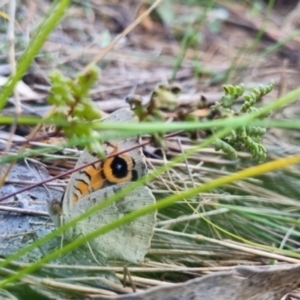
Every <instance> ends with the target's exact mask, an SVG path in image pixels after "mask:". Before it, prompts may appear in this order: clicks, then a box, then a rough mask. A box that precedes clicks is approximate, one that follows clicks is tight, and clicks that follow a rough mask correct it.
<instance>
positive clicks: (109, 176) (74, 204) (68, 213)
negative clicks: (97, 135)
mask: <svg viewBox="0 0 300 300" xmlns="http://www.w3.org/2000/svg"><path fill="white" fill-rule="evenodd" d="M105 121H109V122H123V123H128V122H136V121H137V120H136V118H135V116H134V113H133V112H132V111H131V110H129V109H127V108H123V109H119V110H117V111H115V112H114V113H112V114H111V115H109V116H108V117H107V118H106V119H105ZM105 121H104V122H105ZM137 124H138V123H137ZM111 134H112V131H105V132H103V136H105V137H106V136H107V137H110V140H109V141H106V142H105V143H104V145H103V146H104V148H105V152H106V155H107V156H109V157H108V158H106V159H104V160H102V161H99V159H98V158H97V156H95V154H92V153H90V152H89V151H88V150H87V149H85V150H84V151H83V152H82V154H81V155H80V157H79V159H78V162H77V164H76V167H75V168H79V167H80V166H83V165H86V164H89V163H91V162H94V163H93V164H91V165H89V166H87V167H85V168H83V169H81V170H79V171H77V172H75V173H73V174H72V176H71V178H70V181H69V183H68V185H67V188H66V191H65V193H64V196H63V199H62V202H59V201H56V200H55V199H54V200H53V201H51V203H50V205H48V208H49V213H50V216H51V218H52V220H53V221H54V223H55V224H56V225H57V226H59V225H61V223H66V222H68V221H70V220H72V219H73V218H75V217H78V216H79V215H80V214H82V213H83V212H85V211H86V210H88V209H90V208H91V207H93V206H94V205H96V204H99V203H100V202H104V201H105V200H106V199H108V198H110V197H111V196H113V195H114V194H116V193H118V192H119V191H120V190H122V189H124V188H127V187H128V186H129V185H130V184H131V183H132V182H133V181H136V180H138V179H139V178H141V177H143V176H145V175H146V174H147V172H148V169H147V165H146V162H145V157H144V155H143V153H142V150H141V148H140V147H137V148H134V147H135V146H137V145H138V144H139V137H138V136H129V137H128V136H126V137H122V136H118V137H115V138H113V139H112V138H111ZM114 134H116V132H115V131H114ZM126 149H129V150H128V151H126V152H125V153H122V154H117V153H119V152H122V151H124V150H126ZM113 154H116V155H113ZM112 155H113V156H112ZM97 160H98V161H97ZM153 203H155V197H154V196H153V194H152V192H151V190H150V189H149V188H148V187H146V186H139V187H138V188H136V189H133V190H132V191H131V192H130V193H129V194H127V195H126V196H125V197H123V198H121V199H119V200H117V201H115V202H113V203H112V204H110V205H108V206H106V207H105V208H103V209H102V210H100V211H97V212H96V213H94V214H93V215H92V216H90V217H88V218H86V219H84V220H82V221H80V222H78V223H77V224H76V225H75V226H74V227H73V228H72V229H71V230H67V231H66V232H65V233H64V238H66V239H67V240H72V239H75V238H76V237H78V236H79V235H80V234H87V233H90V232H92V231H94V230H96V229H97V228H100V227H101V226H103V225H105V224H109V223H111V222H113V221H115V220H118V219H120V218H122V217H123V216H124V215H126V214H128V213H130V212H132V211H135V210H138V209H140V208H142V207H144V206H147V205H150V204H153ZM155 222H156V212H152V213H149V214H146V215H143V216H142V217H139V218H137V219H135V220H133V221H131V222H130V223H127V224H124V225H122V226H120V227H118V228H116V229H114V230H112V231H109V232H107V233H105V234H103V235H100V236H98V237H96V238H94V239H93V240H92V241H89V243H90V246H91V248H92V249H93V248H94V247H95V249H97V251H100V252H101V253H103V254H104V256H105V257H106V258H107V259H120V260H125V261H129V262H139V261H143V260H144V256H145V255H146V253H147V252H148V250H149V248H150V242H151V239H152V236H153V233H154V226H155Z"/></svg>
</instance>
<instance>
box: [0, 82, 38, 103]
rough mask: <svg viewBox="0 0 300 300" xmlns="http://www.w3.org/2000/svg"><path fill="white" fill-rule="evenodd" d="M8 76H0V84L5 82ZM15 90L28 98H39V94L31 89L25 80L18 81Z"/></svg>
mask: <svg viewBox="0 0 300 300" xmlns="http://www.w3.org/2000/svg"><path fill="white" fill-rule="evenodd" d="M7 80H8V78H7V77H5V76H0V86H3V85H4V84H5V83H6V82H7ZM15 91H16V92H18V93H19V94H20V95H21V96H25V97H26V98H30V99H33V100H34V99H40V98H41V96H40V95H39V94H38V93H36V92H35V91H34V90H32V89H31V87H30V86H28V85H27V84H26V83H25V82H23V81H19V82H18V83H17V85H16V87H15Z"/></svg>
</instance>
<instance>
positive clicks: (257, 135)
mask: <svg viewBox="0 0 300 300" xmlns="http://www.w3.org/2000/svg"><path fill="white" fill-rule="evenodd" d="M273 87H274V83H273V82H272V83H270V84H268V85H259V87H258V88H254V89H253V90H252V91H251V93H250V94H245V95H243V94H244V87H243V85H240V86H232V85H224V86H223V90H224V92H225V95H224V96H223V97H222V98H221V101H220V102H217V103H216V104H215V105H214V106H212V107H211V113H212V114H214V115H215V114H216V111H217V112H218V113H217V114H218V118H230V117H233V116H239V115H243V114H247V113H251V112H253V111H257V110H258V108H256V107H255V106H254V105H255V104H256V102H257V100H259V99H260V98H261V97H263V96H265V95H266V94H268V93H269V92H270V91H271V90H272V89H273ZM241 96H242V97H243V99H244V104H243V105H242V107H241V108H240V110H239V111H236V110H234V109H233V108H232V106H233V104H234V101H235V100H236V99H237V98H239V97H241ZM265 117H267V116H266V115H264V116H262V117H261V118H265ZM212 131H213V132H214V130H212ZM265 133H266V129H265V128H262V127H255V126H251V125H247V126H242V127H240V128H237V129H235V130H232V131H231V133H230V134H229V135H227V136H226V137H224V138H223V139H222V140H221V139H217V140H216V141H215V149H216V150H222V151H223V152H225V153H226V154H228V155H229V157H231V158H236V157H237V152H236V151H238V150H242V149H246V150H248V151H249V152H250V153H251V155H252V158H253V159H258V160H259V162H263V161H264V160H265V159H266V155H267V151H266V148H265V147H264V146H263V145H262V143H261V138H262V136H263V135H264V134H265Z"/></svg>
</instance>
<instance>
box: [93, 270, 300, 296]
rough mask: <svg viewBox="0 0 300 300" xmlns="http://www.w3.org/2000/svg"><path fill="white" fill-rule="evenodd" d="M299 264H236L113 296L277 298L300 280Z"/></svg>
mask: <svg viewBox="0 0 300 300" xmlns="http://www.w3.org/2000/svg"><path fill="white" fill-rule="evenodd" d="M299 275H300V265H281V266H268V267H243V266H241V267H236V268H234V269H232V270H231V271H227V272H217V273H214V274H210V275H205V276H202V277H200V278H196V279H192V280H189V281H187V282H184V283H180V284H176V285H173V286H170V287H155V288H151V289H149V290H147V291H145V292H139V293H136V294H128V295H122V296H117V297H106V298H102V297H92V299H97V300H100V299H115V300H156V299H160V300H180V299H185V300H198V299H199V300H200V299H201V300H204V299H205V300H216V299H222V300H280V299H281V298H282V297H283V296H284V295H286V294H287V293H289V292H291V291H293V290H295V289H296V288H297V287H298V285H299V284H300V276H299Z"/></svg>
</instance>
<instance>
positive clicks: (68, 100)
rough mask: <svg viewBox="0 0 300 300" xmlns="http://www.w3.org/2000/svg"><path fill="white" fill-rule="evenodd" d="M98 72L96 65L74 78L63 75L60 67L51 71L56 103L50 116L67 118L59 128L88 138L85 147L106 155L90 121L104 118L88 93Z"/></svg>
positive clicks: (52, 90)
mask: <svg viewBox="0 0 300 300" xmlns="http://www.w3.org/2000/svg"><path fill="white" fill-rule="evenodd" d="M98 76H99V69H98V68H96V67H93V68H91V69H90V70H89V72H87V73H83V74H79V75H78V76H77V77H76V79H75V80H72V79H70V78H68V77H65V76H63V75H62V74H61V73H60V72H58V71H53V72H52V73H51V74H49V78H50V80H51V91H50V96H49V97H48V101H49V103H50V104H52V105H54V106H55V108H54V111H53V112H52V114H51V115H50V117H49V118H50V120H55V121H56V122H57V121H58V120H68V125H67V126H64V127H61V128H59V130H61V131H63V133H64V134H65V135H66V137H68V138H69V139H70V138H74V137H77V138H79V139H81V138H82V139H85V140H87V144H86V147H87V148H88V149H89V150H90V151H91V152H95V153H97V154H99V156H102V155H103V150H102V147H101V143H100V134H99V132H98V131H97V130H94V129H93V127H92V126H89V124H88V123H89V122H92V121H93V120H95V119H99V118H101V114H100V111H99V109H98V108H97V107H96V106H95V104H94V103H93V101H92V99H91V98H90V96H89V91H90V89H91V88H92V87H93V86H94V84H95V83H96V81H97V79H98Z"/></svg>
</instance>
